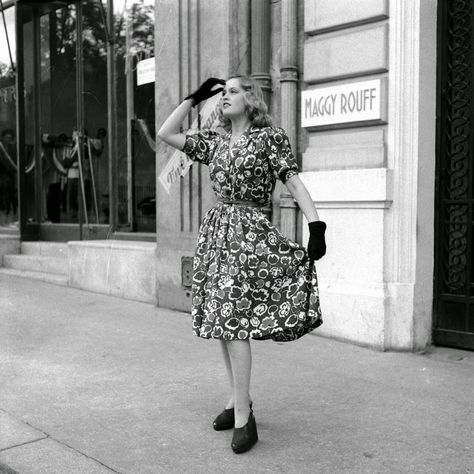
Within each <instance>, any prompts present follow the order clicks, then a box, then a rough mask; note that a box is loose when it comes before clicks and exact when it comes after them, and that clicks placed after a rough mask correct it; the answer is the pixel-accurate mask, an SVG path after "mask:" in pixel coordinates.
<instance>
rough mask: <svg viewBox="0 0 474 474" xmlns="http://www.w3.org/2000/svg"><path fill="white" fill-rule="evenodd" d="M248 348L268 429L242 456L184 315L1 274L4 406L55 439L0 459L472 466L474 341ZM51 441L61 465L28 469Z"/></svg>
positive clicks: (114, 467)
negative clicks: (221, 422)
mask: <svg viewBox="0 0 474 474" xmlns="http://www.w3.org/2000/svg"><path fill="white" fill-rule="evenodd" d="M252 351H253V362H254V364H253V372H252V388H251V394H252V397H253V400H254V411H255V417H256V420H257V426H258V432H259V438H260V440H259V442H258V443H257V445H256V446H255V447H254V448H253V449H252V450H251V451H249V452H248V453H245V454H242V455H240V456H236V455H235V454H233V452H232V451H231V449H230V441H231V437H232V431H231V430H230V431H225V432H216V431H214V430H213V429H212V420H213V418H214V417H215V416H216V415H217V414H218V413H219V412H220V411H221V410H222V408H224V405H225V403H226V400H227V398H228V396H229V393H228V386H227V381H226V374H225V368H224V365H223V362H222V360H221V354H220V347H219V343H218V342H217V341H207V340H202V339H199V338H196V337H193V336H192V334H191V327H190V316H189V314H186V313H180V312H175V311H170V310H165V309H162V308H157V307H155V306H153V305H150V304H146V303H139V302H134V301H129V300H122V299H119V298H115V297H111V296H106V295H100V294H93V293H88V292H84V291H81V290H76V289H73V288H68V287H60V286H55V285H50V284H48V283H44V282H40V281H33V280H26V279H21V278H17V277H6V276H3V275H0V380H1V381H2V386H1V389H0V410H2V411H0V413H5V414H8V416H9V417H12V418H9V419H10V423H13V425H15V423H14V421H11V420H12V419H13V420H19V421H20V422H21V423H25V424H27V426H28V427H29V429H32V430H33V433H34V432H36V431H37V432H39V433H42V434H44V436H47V438H46V439H40V440H39V441H34V442H31V443H27V444H25V445H23V446H21V447H17V448H14V449H13V448H12V449H7V450H3V451H0V466H1V464H2V463H3V464H4V465H8V466H10V467H11V468H12V469H15V470H18V469H20V471H19V472H20V473H21V474H23V473H28V472H42V473H49V472H62V473H66V474H67V473H69V472H71V473H75V472H80V471H77V468H76V466H78V465H80V464H78V463H79V462H84V463H86V462H89V463H91V462H92V463H93V465H94V466H95V467H97V469H108V470H109V471H111V472H118V473H133V474H135V473H139V474H141V473H144V474H145V473H153V474H159V473H221V472H222V473H224V472H225V473H243V472H245V473H295V474H300V473H303V474H304V473H324V474H325V473H351V474H352V473H395V474H396V473H423V474H425V473H442V474H445V473H450V474H451V473H453V474H458V473H459V474H473V473H474V468H473V466H474V439H473V429H472V426H473V422H472V420H473V413H474V397H473V396H472V394H473V393H474V353H472V352H468V351H460V350H453V349H446V348H429V349H428V350H427V351H424V352H423V354H410V353H394V352H391V353H383V352H376V351H373V350H370V349H366V348H362V347H358V346H354V345H351V344H346V343H341V342H337V341H334V340H330V339H325V338H322V337H319V336H317V330H316V331H315V332H314V333H312V334H309V335H307V336H305V337H303V338H302V339H300V340H298V341H295V342H291V343H275V342H272V341H254V342H253V343H252ZM0 421H1V420H0ZM35 430H36V431H35ZM13 431H14V430H13V429H12V433H13ZM13 434H14V433H13ZM12 437H14V436H13V435H12ZM7 443H8V441H7ZM54 443H56V444H57V445H56V444H54ZM20 448H21V449H20ZM0 449H1V448H0ZM54 449H58V450H59V451H60V452H61V453H63V454H61V455H57V458H58V460H61V463H62V464H60V466H61V469H62V470H61V471H54V469H56V468H53V467H51V466H47V465H45V466H46V467H43V470H42V471H32V470H31V469H34V468H35V466H36V465H39V464H37V463H40V462H43V461H41V459H43V458H44V457H45V454H44V453H48V452H52V450H54ZM59 451H58V452H59ZM70 451H71V452H72V453H73V457H72V458H70V462H71V464H70V465H68V462H69V461H67V459H68V458H67V456H68V455H71V452H70ZM35 453H36V454H35ZM7 454H8V459H7ZM35 456H36V458H35ZM55 456H56V455H49V459H51V458H54V457H55ZM46 457H48V456H46ZM15 463H16V464H15ZM95 467H94V468H95ZM28 469H29V470H28ZM74 469H76V470H74ZM109 471H100V470H99V471H97V472H109ZM0 472H1V470H0ZM82 472H96V471H88V470H85V471H82Z"/></svg>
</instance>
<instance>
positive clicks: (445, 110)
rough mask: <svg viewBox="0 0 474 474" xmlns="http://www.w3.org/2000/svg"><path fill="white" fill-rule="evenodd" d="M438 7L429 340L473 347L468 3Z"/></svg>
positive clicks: (460, 0)
mask: <svg viewBox="0 0 474 474" xmlns="http://www.w3.org/2000/svg"><path fill="white" fill-rule="evenodd" d="M439 5H440V6H439V31H438V45H439V46H438V52H439V58H440V59H439V70H438V78H439V99H438V162H437V203H436V204H437V205H436V209H437V236H436V237H437V255H436V260H437V272H436V280H437V284H436V295H435V312H436V320H435V329H434V339H435V342H437V343H440V344H445V345H455V346H459V347H471V348H474V318H473V316H471V315H474V297H473V295H474V282H473V272H472V267H473V262H472V247H473V245H472V235H473V233H472V226H473V221H472V214H473V213H472V211H473V200H472V187H473V182H472V181H473V180H472V176H473V164H474V153H473V132H472V130H473V125H474V123H473V118H472V111H473V109H472V107H473V90H474V87H473V86H474V82H473V80H472V74H473V67H472V54H473V34H472V32H473V28H472V20H473V18H472V0H448V1H446V2H440V4H439Z"/></svg>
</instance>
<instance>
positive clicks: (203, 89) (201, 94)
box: [184, 77, 225, 107]
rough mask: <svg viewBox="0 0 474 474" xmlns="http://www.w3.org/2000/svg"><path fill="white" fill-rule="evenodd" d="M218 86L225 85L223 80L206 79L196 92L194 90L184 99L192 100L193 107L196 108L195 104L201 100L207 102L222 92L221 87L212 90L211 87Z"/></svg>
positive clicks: (215, 78)
mask: <svg viewBox="0 0 474 474" xmlns="http://www.w3.org/2000/svg"><path fill="white" fill-rule="evenodd" d="M218 84H220V85H221V86H224V85H225V81H224V79H218V78H217V77H210V78H209V79H206V80H205V81H204V82H203V83H202V84H201V85H200V86H199V88H198V89H197V90H195V91H194V92H193V93H192V94H189V95H188V96H187V97H185V99H184V100H186V99H192V101H193V107H196V105H197V104H199V103H200V102H202V101H203V100H207V99H209V98H210V97H212V96H214V95H216V94H218V93H219V92H222V91H223V90H224V88H223V87H218V88H217V89H213V87H215V86H217V85H218Z"/></svg>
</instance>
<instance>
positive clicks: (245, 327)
mask: <svg viewBox="0 0 474 474" xmlns="http://www.w3.org/2000/svg"><path fill="white" fill-rule="evenodd" d="M183 151H184V152H185V153H186V154H187V155H188V156H189V157H190V158H191V159H192V160H194V161H199V162H201V163H204V164H206V165H208V166H209V173H210V178H211V182H212V187H213V190H214V192H215V193H216V195H217V196H218V197H219V198H223V199H225V200H232V201H235V200H239V201H240V200H243V201H255V202H258V203H260V204H265V203H268V202H269V201H270V198H271V194H272V191H273V189H274V187H275V182H276V179H277V178H278V179H281V180H282V181H283V182H286V181H287V180H288V179H289V178H291V177H292V176H294V175H296V174H297V173H298V167H297V163H296V159H295V157H294V155H293V153H292V151H291V147H290V144H289V140H288V137H287V136H286V133H285V132H284V131H283V129H281V128H276V127H263V128H257V127H252V128H250V129H249V130H247V131H246V132H245V133H244V134H243V135H241V136H240V137H239V138H238V139H237V140H236V142H235V143H234V144H233V146H232V147H230V133H228V134H226V135H220V134H218V133H216V132H214V131H210V130H203V131H199V132H196V133H194V132H188V133H187V134H186V142H185V145H184V148H183ZM314 267H315V266H314V265H310V261H309V258H308V255H307V252H306V249H305V248H304V247H301V246H300V245H298V244H297V243H296V242H293V241H292V240H290V239H287V238H286V237H284V236H283V235H282V234H281V233H280V232H279V230H278V229H277V228H276V227H275V226H274V225H273V224H272V223H271V222H270V221H269V220H268V219H267V218H266V216H265V215H264V214H263V213H262V211H261V209H260V208H258V207H250V206H245V205H241V204H226V203H223V202H218V203H217V204H216V205H215V206H214V207H213V208H211V209H210V210H209V211H208V212H207V213H206V215H205V217H204V219H203V221H202V224H201V227H200V229H199V238H198V242H197V247H196V253H195V257H194V276H193V285H192V293H193V297H192V319H193V332H194V334H195V335H196V336H200V337H203V338H214V339H225V340H234V339H249V338H252V339H273V340H275V341H292V340H295V339H298V338H300V337H301V336H303V335H305V334H307V333H308V332H310V331H312V330H313V329H315V328H317V327H318V326H320V325H321V324H322V318H321V310H320V306H319V293H318V286H317V277H316V270H315V268H314Z"/></svg>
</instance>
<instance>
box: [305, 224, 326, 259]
mask: <svg viewBox="0 0 474 474" xmlns="http://www.w3.org/2000/svg"><path fill="white" fill-rule="evenodd" d="M308 227H309V242H308V256H309V260H310V261H311V264H312V263H313V262H314V261H315V260H319V259H320V258H321V257H322V256H323V255H325V254H326V240H325V239H324V232H325V231H326V223H325V222H323V221H314V222H309V223H308Z"/></svg>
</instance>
